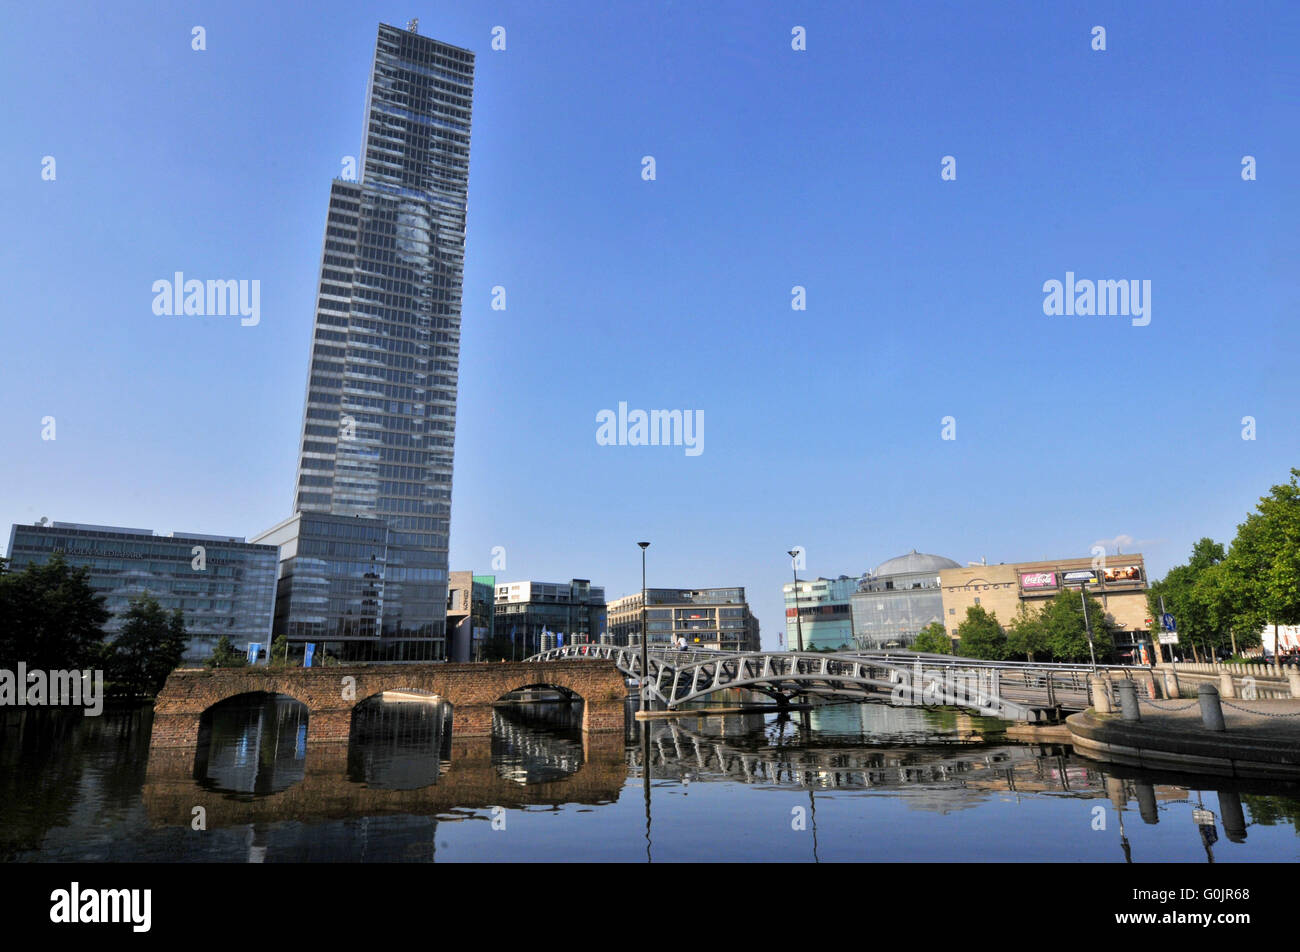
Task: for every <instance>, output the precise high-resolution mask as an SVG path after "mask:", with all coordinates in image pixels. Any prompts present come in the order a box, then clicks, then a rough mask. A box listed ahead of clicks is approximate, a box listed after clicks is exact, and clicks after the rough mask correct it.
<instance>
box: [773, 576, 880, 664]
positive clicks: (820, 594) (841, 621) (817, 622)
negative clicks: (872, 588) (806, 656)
mask: <svg viewBox="0 0 1300 952" xmlns="http://www.w3.org/2000/svg"><path fill="white" fill-rule="evenodd" d="M860 582H861V578H854V577H850V576H848V575H841V576H840V577H839V578H835V579H830V578H818V579H812V580H807V581H805V580H803V579H800V580H799V583H798V591H797V592H796V590H795V583H794V582H787V583H786V584H785V585H784V586H782V594H783V595H784V596H785V647H786V650H788V651H794V650H795V649H797V648H798V647H799V637H800V633H801V632H802V636H803V647H804V650H806V651H820V650H823V649H826V650H830V651H840V650H844V651H848V650H851V649H852V648H854V647H855V642H854V640H853V605H852V597H853V593H854V592H856V591H857V589H858V584H859V583H860ZM796 606H797V607H798V612H799V614H798V620H797V621H796V616H795V609H796Z"/></svg>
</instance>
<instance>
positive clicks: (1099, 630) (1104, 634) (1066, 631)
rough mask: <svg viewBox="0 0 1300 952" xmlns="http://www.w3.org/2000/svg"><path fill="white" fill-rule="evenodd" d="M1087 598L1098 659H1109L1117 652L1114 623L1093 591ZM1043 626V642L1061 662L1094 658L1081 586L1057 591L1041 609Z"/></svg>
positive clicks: (1040, 617)
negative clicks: (1089, 642) (1085, 621)
mask: <svg viewBox="0 0 1300 952" xmlns="http://www.w3.org/2000/svg"><path fill="white" fill-rule="evenodd" d="M1084 598H1086V599H1087V601H1088V623H1089V624H1091V626H1092V641H1093V647H1094V649H1095V651H1096V656H1097V662H1098V663H1099V664H1100V663H1102V662H1106V661H1109V660H1110V659H1111V657H1112V656H1113V655H1114V654H1115V635H1114V632H1115V625H1114V623H1113V622H1112V621H1111V620H1110V619H1109V618H1107V617H1106V610H1105V609H1104V608H1102V607H1101V603H1100V602H1099V601H1097V599H1095V598H1093V597H1092V596H1091V595H1084ZM1038 618H1039V621H1040V623H1041V624H1042V627H1043V642H1044V644H1046V646H1047V650H1048V651H1049V652H1050V653H1051V656H1052V660H1053V661H1058V662H1070V661H1075V662H1082V661H1089V660H1091V658H1092V652H1090V651H1089V650H1088V629H1087V627H1086V626H1085V625H1084V617H1083V602H1082V600H1081V599H1080V597H1079V590H1078V589H1066V590H1063V591H1060V592H1057V593H1056V596H1055V597H1054V598H1052V599H1051V600H1050V601H1048V602H1047V603H1046V604H1045V605H1044V606H1043V608H1042V610H1041V611H1040V612H1039V615H1038Z"/></svg>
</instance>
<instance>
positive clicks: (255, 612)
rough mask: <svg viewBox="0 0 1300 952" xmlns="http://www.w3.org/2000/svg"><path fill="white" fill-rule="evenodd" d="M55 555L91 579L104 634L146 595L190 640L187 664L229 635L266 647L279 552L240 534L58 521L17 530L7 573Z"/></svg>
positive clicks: (242, 643)
mask: <svg viewBox="0 0 1300 952" xmlns="http://www.w3.org/2000/svg"><path fill="white" fill-rule="evenodd" d="M55 553H61V554H62V555H63V557H64V560H65V561H66V562H67V563H68V564H69V565H70V566H73V567H75V568H84V569H86V570H87V572H88V573H89V577H90V586H91V588H93V589H94V590H95V593H96V594H97V595H102V596H103V597H104V608H105V609H107V610H108V611H109V612H111V613H112V615H111V617H110V618H109V620H108V622H107V624H105V626H104V631H105V633H106V634H107V636H108V638H109V640H111V639H112V638H113V637H114V636H115V635H116V634H117V633H118V631H120V630H121V627H122V623H123V621H124V615H125V613H126V610H127V607H128V605H129V603H130V601H131V599H132V598H135V597H137V596H141V595H145V594H148V595H150V596H152V597H153V598H154V599H155V600H156V601H157V602H158V604H159V605H161V606H162V608H163V609H164V610H166V611H167V612H169V613H170V612H172V611H174V610H176V609H178V608H179V609H180V610H181V612H182V614H183V615H184V616H185V630H186V631H187V632H188V633H189V636H190V640H189V644H188V645H187V647H186V650H185V654H184V660H185V661H186V662H188V663H194V662H198V661H201V660H203V659H204V658H207V657H208V656H209V655H211V654H212V649H213V648H214V647H216V644H217V639H218V638H220V637H221V636H222V635H225V636H227V637H228V638H229V639H230V640H231V643H232V644H233V645H234V646H235V647H236V648H237V649H239V650H240V651H243V650H245V649H246V648H247V646H248V643H249V642H250V641H254V642H260V643H262V644H263V645H265V644H267V643H268V642H269V641H270V639H271V617H272V610H273V608H274V605H275V577H276V558H277V556H276V550H275V548H274V547H273V546H268V545H255V544H252V543H249V542H246V541H244V539H243V538H242V537H237V536H215V535H202V534H199V533H197V532H185V533H177V532H173V533H170V534H168V535H154V534H153V531H152V530H150V529H128V528H124V527H121V526H93V525H83V524H80V523H70V522H56V523H54V524H53V525H48V526H45V525H34V526H19V525H16V526H14V527H13V528H12V530H10V534H9V559H10V564H9V568H10V570H11V571H13V572H21V571H22V570H23V569H25V568H26V567H27V566H29V565H42V564H44V563H46V562H48V561H49V560H50V559H51V558H53V556H54V555H55Z"/></svg>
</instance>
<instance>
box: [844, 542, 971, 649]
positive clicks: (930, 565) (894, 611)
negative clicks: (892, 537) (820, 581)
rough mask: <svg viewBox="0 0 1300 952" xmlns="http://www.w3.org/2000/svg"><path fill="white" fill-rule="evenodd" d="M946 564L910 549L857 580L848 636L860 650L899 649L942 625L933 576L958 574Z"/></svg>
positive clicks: (940, 598)
mask: <svg viewBox="0 0 1300 952" xmlns="http://www.w3.org/2000/svg"><path fill="white" fill-rule="evenodd" d="M959 567H960V566H958V564H957V563H956V562H954V561H953V560H952V559H945V558H944V557H943V556H941V555H926V554H925V553H923V552H917V551H916V550H915V549H913V550H912V551H911V552H909V553H907V554H906V555H900V556H898V557H897V558H893V559H889V560H887V561H885V562H881V563H880V565H879V566H877V567H876V570H875V571H874V572H872V573H871V574H870V575H866V576H863V578H862V579H861V581H859V583H858V590H857V591H856V592H854V593H853V595H852V596H851V598H850V601H851V603H852V606H853V636H854V638H855V640H856V641H857V643H858V646H859V647H860V648H863V649H874V648H904V647H907V646H908V645H910V644H911V643H912V641H913V639H915V638H916V636H917V635H918V634H920V632H921V629H922V628H924V627H926V626H927V625H929V624H931V623H932V622H936V621H942V620H943V617H944V615H943V589H942V588H941V586H940V583H939V574H940V573H941V572H942V571H943V570H944V569H953V568H959Z"/></svg>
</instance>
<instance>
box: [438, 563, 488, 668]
mask: <svg viewBox="0 0 1300 952" xmlns="http://www.w3.org/2000/svg"><path fill="white" fill-rule="evenodd" d="M496 584H497V580H496V576H495V575H475V574H474V573H473V572H452V573H450V575H449V581H448V584H447V637H448V638H449V639H450V640H451V652H450V656H451V660H452V661H482V660H483V651H484V648H485V647H486V646H487V645H488V643H489V642H491V641H492V638H493V635H494V632H495V631H496V625H495V621H496Z"/></svg>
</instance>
